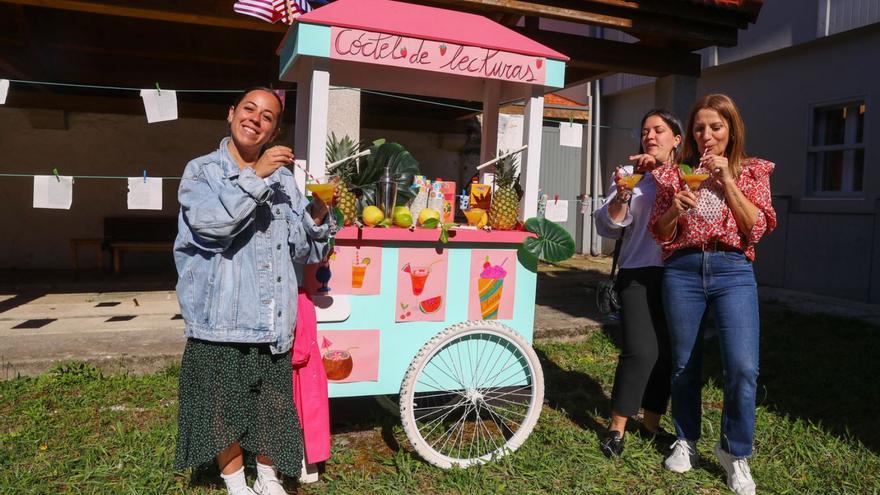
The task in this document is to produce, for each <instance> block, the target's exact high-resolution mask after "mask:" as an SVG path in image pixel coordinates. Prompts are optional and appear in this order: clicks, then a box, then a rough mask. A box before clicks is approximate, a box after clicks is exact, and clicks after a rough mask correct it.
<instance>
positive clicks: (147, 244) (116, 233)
mask: <svg viewBox="0 0 880 495" xmlns="http://www.w3.org/2000/svg"><path fill="white" fill-rule="evenodd" d="M176 236H177V217H169V216H165V217H143V216H128V217H105V218H104V246H105V247H106V248H107V249H109V250H110V251H111V252H112V253H113V273H114V274H116V275H118V274H119V272H120V271H122V259H123V255H124V254H125V253H127V252H135V251H142V252H155V251H167V252H171V251H172V250H173V248H174V238H175V237H176Z"/></svg>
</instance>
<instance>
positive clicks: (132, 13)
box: [0, 0, 287, 33]
mask: <svg viewBox="0 0 880 495" xmlns="http://www.w3.org/2000/svg"><path fill="white" fill-rule="evenodd" d="M0 3H10V4H17V5H26V6H29V7H42V8H47V9H58V10H69V11H74V12H85V13H89V14H100V15H110V16H117V17H133V18H137V19H149V20H153V21H164V22H177V23H183V24H197V25H201V26H214V27H222V28H232V29H247V30H256V31H269V32H273V33H283V32H285V31H287V26H285V25H284V24H269V23H267V22H259V21H251V20H249V19H247V18H246V17H245V16H241V18H240V19H238V18H234V17H222V16H218V15H208V14H194V13H187V12H174V11H170V10H159V9H154V8H143V7H126V6H121V5H115V4H109V3H100V2H88V1H81V0H0Z"/></svg>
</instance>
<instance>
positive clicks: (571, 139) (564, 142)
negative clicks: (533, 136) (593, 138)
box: [559, 122, 584, 148]
mask: <svg viewBox="0 0 880 495" xmlns="http://www.w3.org/2000/svg"><path fill="white" fill-rule="evenodd" d="M583 137H584V126H582V125H581V124H575V123H568V122H560V123H559V146H570V147H572V148H580V147H581V143H582V142H583Z"/></svg>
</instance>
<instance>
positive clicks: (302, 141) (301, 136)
mask: <svg viewBox="0 0 880 495" xmlns="http://www.w3.org/2000/svg"><path fill="white" fill-rule="evenodd" d="M311 85H312V73H311V71H309V72H308V76H306V78H305V79H303V80H300V81H297V83H296V124H295V126H296V128H295V129H294V137H293V154H294V156H295V158H294V159H295V161H296V166H295V167H293V176H294V177H295V178H296V185H297V187H299V192H301V193H303V194H305V187H306V173H305V172H303V170H304V169H305V168H306V157H307V156H308V154H309V91H308V88H310V87H311Z"/></svg>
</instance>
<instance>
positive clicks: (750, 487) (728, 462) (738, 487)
mask: <svg viewBox="0 0 880 495" xmlns="http://www.w3.org/2000/svg"><path fill="white" fill-rule="evenodd" d="M715 456H716V457H718V462H719V463H721V467H723V468H724V470H725V471H727V488H730V489H731V490H733V493H736V495H755V480H753V479H752V471H751V470H750V469H749V460H748V459H746V458H745V457H743V458H741V459H737V458H736V457H733V456H732V455H730V454H728V453H727V452H725V451H724V449H722V448H721V443H720V442H719V443H716V444H715Z"/></svg>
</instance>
